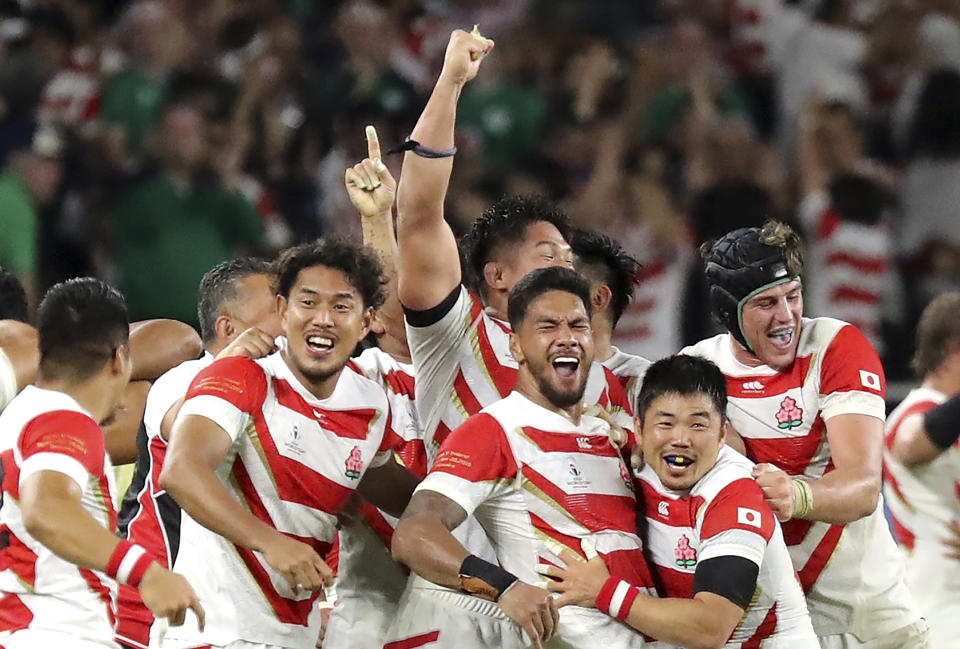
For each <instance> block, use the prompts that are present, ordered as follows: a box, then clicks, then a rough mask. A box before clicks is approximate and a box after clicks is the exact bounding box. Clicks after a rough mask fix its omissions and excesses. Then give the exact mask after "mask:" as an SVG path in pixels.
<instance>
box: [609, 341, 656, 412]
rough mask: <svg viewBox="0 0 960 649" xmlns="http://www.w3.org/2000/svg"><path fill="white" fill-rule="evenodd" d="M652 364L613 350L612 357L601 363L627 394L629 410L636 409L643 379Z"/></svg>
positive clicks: (639, 357)
mask: <svg viewBox="0 0 960 649" xmlns="http://www.w3.org/2000/svg"><path fill="white" fill-rule="evenodd" d="M650 365H652V363H651V362H650V361H648V360H647V359H646V358H644V357H643V356H636V355H635V354H628V353H626V352H622V351H620V350H619V349H617V348H616V347H614V348H613V356H611V357H610V358H608V359H607V360H605V361H603V366H604V367H605V368H607V369H608V370H610V371H611V372H613V375H614V376H616V377H617V378H618V379H620V385H621V386H622V387H623V389H624V390H625V391H626V393H627V403H629V404H630V409H631V410H633V409H634V408H636V407H637V397H639V396H640V388H642V387H643V377H644V376H645V375H646V374H647V370H648V369H650Z"/></svg>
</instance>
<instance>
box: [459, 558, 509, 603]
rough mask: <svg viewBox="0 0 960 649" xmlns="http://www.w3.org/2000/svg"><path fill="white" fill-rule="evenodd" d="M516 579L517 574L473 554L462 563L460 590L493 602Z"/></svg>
mask: <svg viewBox="0 0 960 649" xmlns="http://www.w3.org/2000/svg"><path fill="white" fill-rule="evenodd" d="M516 581H517V576H516V575H513V574H511V573H509V572H507V571H506V570H504V569H503V568H501V567H500V566H495V565H493V564H492V563H490V562H489V561H484V560H483V559H481V558H480V557H477V556H474V555H472V554H471V555H469V556H468V557H467V558H466V559H464V560H463V563H461V564H460V590H462V591H463V592H465V593H470V594H471V595H476V596H477V597H482V598H484V599H489V600H490V601H493V602H495V601H497V600H498V599H500V596H501V595H503V593H504V592H505V591H506V590H507V589H508V588H510V586H512V585H513V584H514V582H516Z"/></svg>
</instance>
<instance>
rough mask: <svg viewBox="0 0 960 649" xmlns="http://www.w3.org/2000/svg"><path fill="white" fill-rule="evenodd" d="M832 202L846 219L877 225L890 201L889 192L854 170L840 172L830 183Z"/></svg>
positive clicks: (834, 207) (839, 213) (841, 216)
mask: <svg viewBox="0 0 960 649" xmlns="http://www.w3.org/2000/svg"><path fill="white" fill-rule="evenodd" d="M829 193H830V203H831V204H832V205H833V209H835V210H836V212H837V214H838V215H839V216H840V218H841V219H843V220H844V221H851V222H853V223H860V224H862V225H868V226H869V225H876V224H877V223H879V222H880V220H881V219H882V218H883V214H884V211H885V210H886V208H887V205H888V204H889V202H890V199H889V196H888V195H887V192H886V191H885V190H884V189H883V187H881V186H880V185H879V184H878V183H876V182H874V181H873V180H871V179H870V178H868V177H866V176H864V175H861V174H858V173H852V172H844V173H841V174H838V175H837V176H836V177H834V178H833V180H831V181H830V185H829Z"/></svg>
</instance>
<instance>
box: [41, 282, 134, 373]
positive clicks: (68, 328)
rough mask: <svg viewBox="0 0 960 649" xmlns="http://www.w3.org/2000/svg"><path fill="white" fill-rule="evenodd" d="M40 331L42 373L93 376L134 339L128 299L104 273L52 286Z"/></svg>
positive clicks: (42, 308)
mask: <svg viewBox="0 0 960 649" xmlns="http://www.w3.org/2000/svg"><path fill="white" fill-rule="evenodd" d="M37 333H38V337H39V340H40V372H41V374H43V375H44V376H45V377H47V378H69V379H72V380H79V381H82V380H84V379H88V378H90V377H91V376H93V375H94V374H96V373H97V372H99V371H100V369H101V368H102V367H103V365H104V363H106V362H107V361H109V360H110V359H111V358H112V357H113V354H114V352H115V351H116V349H117V348H118V347H120V346H121V345H127V344H128V342H129V339H130V318H129V316H128V314H127V303H126V300H124V298H123V295H121V294H120V291H118V290H117V289H115V288H113V287H112V286H110V285H109V284H107V283H106V282H103V281H101V280H99V279H95V278H93V277H79V278H76V279H69V280H67V281H65V282H61V283H59V284H56V285H54V286H53V287H51V288H50V290H49V291H47V294H46V295H45V296H44V297H43V301H41V302H40V307H39V308H38V309H37Z"/></svg>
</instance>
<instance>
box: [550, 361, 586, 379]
mask: <svg viewBox="0 0 960 649" xmlns="http://www.w3.org/2000/svg"><path fill="white" fill-rule="evenodd" d="M552 364H553V371H554V372H556V373H557V376H558V377H560V378H561V379H566V380H570V379H573V378H575V377H576V376H577V370H578V369H579V368H580V359H579V358H577V357H576V356H571V355H558V356H555V357H554V359H553V361H552Z"/></svg>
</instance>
